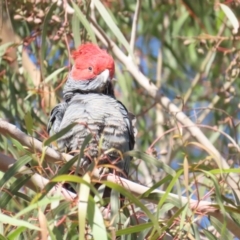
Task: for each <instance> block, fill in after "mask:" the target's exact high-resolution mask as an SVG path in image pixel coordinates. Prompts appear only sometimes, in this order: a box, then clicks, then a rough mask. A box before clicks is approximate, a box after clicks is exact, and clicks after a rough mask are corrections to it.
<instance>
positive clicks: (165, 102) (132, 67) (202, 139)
mask: <svg viewBox="0 0 240 240" xmlns="http://www.w3.org/2000/svg"><path fill="white" fill-rule="evenodd" d="M92 23H93V24H92V28H93V30H94V32H95V34H96V36H97V37H98V38H99V39H100V40H101V42H102V43H103V44H104V45H106V46H107V47H110V48H111V49H112V51H113V53H114V54H115V56H116V57H117V58H118V60H119V61H120V62H121V63H122V64H123V65H124V66H125V67H126V69H127V70H128V71H129V72H130V73H131V74H132V76H133V77H134V78H135V79H136V81H137V82H138V83H139V84H140V85H141V86H142V87H143V88H144V89H145V90H146V91H147V93H148V95H149V96H151V97H153V98H154V99H155V100H157V101H158V102H159V103H160V104H161V105H162V106H163V108H164V109H165V110H167V111H168V112H169V113H170V114H171V115H172V116H174V117H175V118H176V119H177V121H178V122H179V123H181V124H182V125H183V126H193V127H191V128H187V130H188V131H189V133H190V134H191V135H192V136H193V137H194V138H196V139H197V141H198V142H199V143H201V144H202V145H203V146H205V147H206V148H207V149H209V151H210V152H212V153H213V154H214V155H215V156H216V157H217V158H218V159H219V162H221V165H222V167H223V168H225V169H228V168H229V165H228V163H227V161H226V159H225V158H224V157H223V156H222V155H221V154H220V152H219V151H218V150H217V149H216V148H215V146H213V144H212V143H211V142H210V141H209V139H208V138H207V137H206V136H205V135H204V134H203V132H202V131H201V130H200V129H199V128H198V127H197V126H196V125H195V124H194V123H193V122H192V121H191V120H190V119H189V118H188V117H187V116H186V114H184V113H183V112H182V111H181V110H180V109H179V108H178V107H177V106H176V105H175V104H173V103H172V102H171V101H170V100H169V99H168V98H167V97H166V96H164V95H162V94H161V93H160V92H159V90H158V89H157V87H156V86H155V85H154V84H153V83H151V82H150V80H149V79H148V78H147V77H146V76H145V75H144V74H143V73H142V72H140V71H139V69H138V67H137V66H136V64H135V63H134V62H133V61H132V60H131V59H129V58H128V57H127V56H126V55H125V54H124V53H123V52H122V51H121V50H120V49H119V47H118V46H117V45H116V44H115V43H114V42H113V41H112V40H111V39H109V38H108V36H107V35H106V34H105V32H104V31H102V29H101V27H100V26H99V25H98V24H97V23H96V22H93V21H92ZM229 175H230V176H231V178H233V179H234V181H233V180H232V179H230V178H228V184H229V185H230V187H231V188H232V189H235V193H236V194H237V196H238V198H239V199H240V190H239V186H238V185H237V184H236V183H237V182H239V176H238V175H237V174H233V173H231V174H229Z"/></svg>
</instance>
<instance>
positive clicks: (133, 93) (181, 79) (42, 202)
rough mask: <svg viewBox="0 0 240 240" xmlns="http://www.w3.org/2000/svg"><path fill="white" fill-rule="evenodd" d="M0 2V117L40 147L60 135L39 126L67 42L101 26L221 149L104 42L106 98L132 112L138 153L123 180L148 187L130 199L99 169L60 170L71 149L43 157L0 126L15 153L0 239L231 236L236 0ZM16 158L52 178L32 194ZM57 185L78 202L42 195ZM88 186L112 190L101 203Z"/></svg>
mask: <svg viewBox="0 0 240 240" xmlns="http://www.w3.org/2000/svg"><path fill="white" fill-rule="evenodd" d="M2 8H3V14H2V28H1V31H2V34H1V40H2V42H1V45H0V64H1V65H0V102H1V104H0V118H3V119H5V120H7V121H8V122H10V123H13V124H15V125H16V126H17V127H18V128H20V129H21V130H22V131H24V132H25V133H27V134H28V135H30V136H32V137H35V138H37V139H39V140H41V141H42V142H44V147H46V146H49V145H50V143H52V142H54V140H56V138H57V137H59V136H55V139H54V138H49V137H48V134H47V131H46V125H47V121H48V116H49V113H50V110H51V109H52V107H53V106H54V105H55V104H56V103H57V102H59V101H61V86H62V84H63V83H64V80H65V79H66V77H67V73H68V71H69V69H70V66H71V61H72V60H71V57H70V56H71V50H72V49H74V47H76V46H78V45H79V44H80V43H82V42H86V41H92V42H97V43H98V44H99V45H100V46H102V47H105V44H104V43H103V41H100V40H99V36H97V35H96V32H95V31H94V27H101V28H102V29H103V32H104V34H106V35H107V36H108V37H109V38H110V39H111V40H113V41H114V42H115V43H116V45H117V46H119V47H120V49H121V51H122V52H123V53H125V54H126V55H128V56H129V59H130V60H132V61H133V62H134V64H136V65H137V66H138V68H139V69H140V70H141V71H142V72H143V73H144V75H145V76H147V77H148V78H149V81H150V83H151V84H152V86H156V87H157V88H158V90H159V93H160V94H162V95H164V96H167V97H168V98H169V99H171V101H172V102H173V103H174V104H175V105H176V106H178V107H179V108H180V109H181V111H182V112H184V113H185V114H186V115H187V116H188V118H189V119H191V120H192V121H193V122H194V123H196V125H197V127H199V128H200V129H201V131H202V132H203V133H204V135H205V136H206V139H208V140H210V142H211V143H212V144H214V146H215V147H216V149H217V150H218V151H219V152H220V154H221V157H219V156H216V155H215V154H214V153H213V152H212V151H211V150H210V148H208V147H209V145H208V143H207V141H206V144H204V143H199V142H198V141H197V140H196V139H195V138H194V137H196V138H197V136H192V135H191V134H190V133H189V129H191V128H193V127H196V126H189V125H184V124H183V123H182V122H180V121H179V118H178V116H179V114H180V112H174V113H173V112H171V111H169V109H167V108H166V107H165V106H163V104H159V101H158V99H157V98H152V97H150V95H151V94H149V92H150V89H148V88H144V87H143V86H142V85H141V84H140V82H139V81H135V80H136V79H134V78H133V76H132V74H131V72H130V71H127V69H128V68H127V66H126V65H124V64H123V62H122V61H121V58H120V56H119V55H117V54H115V52H114V51H113V50H112V49H111V48H109V49H108V51H109V52H110V53H112V54H113V56H114V59H115V60H116V79H117V80H118V81H117V82H116V83H115V93H116V96H117V98H118V99H119V100H121V101H122V102H123V103H124V104H125V105H126V107H127V108H128V109H129V110H131V112H133V113H134V114H135V115H136V117H137V129H138V135H137V138H136V142H137V144H136V149H137V150H136V151H132V152H129V153H126V154H130V155H131V156H133V161H132V167H131V170H130V174H129V179H130V180H132V181H134V182H136V183H139V184H142V185H145V186H149V187H150V188H149V189H146V190H145V192H141V193H139V195H134V194H132V193H130V192H129V191H128V190H127V187H126V186H125V187H124V186H122V185H121V183H120V184H116V183H113V182H110V181H102V180H101V179H96V178H94V175H93V172H94V170H95V169H96V168H98V167H99V166H98V165H96V166H92V169H91V171H89V172H87V173H86V174H84V175H83V176H78V175H76V174H75V175H68V174H67V173H68V170H69V169H73V168H74V167H73V166H74V164H75V163H76V162H77V161H78V157H76V158H74V159H73V160H71V161H70V162H68V163H67V164H65V165H63V164H58V165H57V164H55V165H53V164H52V163H49V162H47V161H46V159H45V155H44V153H43V154H39V153H38V152H37V151H35V149H34V146H33V147H32V149H29V148H26V147H25V146H24V145H22V144H21V143H19V142H18V141H17V140H15V139H14V137H13V136H11V137H10V136H9V135H6V134H3V133H2V134H1V135H0V152H2V153H4V154H5V155H8V156H12V157H13V158H15V159H17V162H16V163H15V164H14V165H13V166H12V167H11V168H9V169H8V171H6V172H5V173H3V172H2V173H1V174H2V175H1V180H0V182H1V184H0V186H1V194H0V205H1V213H0V234H1V238H2V239H47V237H48V236H50V238H51V239H77V238H79V239H85V238H87V236H88V237H89V239H116V238H119V239H120V238H121V239H164V238H165V237H167V236H168V237H169V236H170V237H172V238H173V239H202V237H203V236H204V237H206V238H207V239H219V238H220V237H221V238H222V239H233V238H234V237H238V238H240V231H239V229H240V221H239V219H240V215H239V214H240V208H239V197H240V196H239V194H238V192H239V188H235V189H232V186H231V184H230V183H229V174H232V175H231V176H233V181H236V182H238V174H239V172H240V171H239V147H238V139H239V134H238V124H239V121H238V120H237V119H238V118H239V87H240V86H239V84H240V81H238V80H239V76H238V75H239V74H238V73H239V59H240V58H239V57H240V55H239V49H238V48H239V36H238V32H236V31H238V27H239V26H238V21H236V19H239V16H240V4H239V1H234V0H230V1H226V2H224V1H222V0H221V1H214V0H201V1H200V0H198V1H191V0H182V1H179V0H177V1H172V0H162V1H158V0H155V1H154V0H151V1H141V0H139V1H124V0H122V1H107V0H106V1H99V0H92V1H73V0H72V1H67V0H63V1H60V0H59V1H43V0H38V1H27V0H19V1H16V3H14V4H12V1H7V0H5V1H4V2H3V4H2ZM138 14H139V16H138ZM135 20H136V23H135ZM135 30H136V32H135ZM135 33H136V36H135ZM131 42H133V43H134V48H132V45H131ZM111 51H112V52H111ZM114 54H115V55H114ZM0 129H1V128H0ZM0 132H1V131H0ZM86 141H87V140H86ZM222 159H223V160H224V161H225V160H226V161H225V162H226V165H228V166H229V168H226V167H223V166H222V164H221V161H222ZM0 160H1V158H0ZM0 164H1V161H0ZM25 165H27V166H28V167H29V166H31V169H32V171H33V172H34V173H38V174H40V175H42V176H44V177H45V178H47V179H51V180H52V181H51V182H50V183H49V184H48V185H47V186H46V187H45V188H44V189H43V190H41V191H40V190H39V189H37V188H36V189H35V191H33V189H32V190H30V189H29V188H28V187H27V183H28V181H29V180H30V179H31V177H32V172H31V173H30V174H29V173H27V174H25V175H19V174H17V172H19V171H20V170H21V167H23V166H25ZM74 169H75V168H74ZM65 181H67V182H71V183H72V187H73V188H75V190H76V192H77V194H78V196H79V199H78V200H77V199H72V200H71V201H67V200H66V199H65V198H64V197H63V196H62V195H56V196H49V195H47V193H48V192H49V191H50V190H51V188H52V187H53V186H55V187H56V186H60V185H61V183H62V182H65ZM96 182H98V183H99V182H104V184H105V186H107V187H109V188H111V189H113V191H112V192H111V197H110V199H103V196H102V192H103V189H98V191H97V190H96V188H95V186H96V185H94V184H95V183H96ZM58 189H60V190H61V187H58ZM60 190H59V191H60ZM155 190H162V191H158V192H156V191H155ZM154 191H155V192H154ZM92 193H94V194H92ZM120 194H121V195H120ZM122 196H124V197H125V201H124V203H123V201H119V199H120V198H122ZM182 196H184V197H183V198H182ZM192 200H197V201H196V202H195V205H194V204H193V201H192ZM198 201H199V203H198ZM200 201H203V205H201V204H200ZM120 202H121V203H120ZM206 202H208V203H209V202H210V203H211V202H212V203H213V205H214V206H210V205H204V204H206ZM108 203H110V208H104V207H106V205H107V204H108ZM204 206H206V207H205V208H204ZM213 207H214V208H215V209H217V210H219V211H217V212H221V216H222V219H219V218H218V217H216V215H214V214H215V212H214V211H215V210H214V211H213V210H212V209H213ZM206 216H207V217H206ZM218 216H219V215H218ZM229 226H231V227H232V228H230V227H229ZM235 226H236V227H235ZM234 227H235V228H234ZM238 228H239V229H238ZM39 229H40V230H39ZM234 229H235V230H234Z"/></svg>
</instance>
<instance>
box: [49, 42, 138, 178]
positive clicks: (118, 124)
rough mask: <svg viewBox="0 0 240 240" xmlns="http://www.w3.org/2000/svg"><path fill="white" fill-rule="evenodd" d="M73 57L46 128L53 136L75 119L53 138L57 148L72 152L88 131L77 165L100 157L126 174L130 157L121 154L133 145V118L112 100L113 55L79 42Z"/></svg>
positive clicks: (121, 105)
mask: <svg viewBox="0 0 240 240" xmlns="http://www.w3.org/2000/svg"><path fill="white" fill-rule="evenodd" d="M73 58H74V60H75V64H74V65H73V67H72V70H71V72H70V73H69V76H68V79H67V82H66V84H65V86H64V89H63V97H64V102H62V103H60V104H58V105H57V106H56V107H55V108H54V109H53V110H52V112H51V116H50V119H49V123H48V131H49V133H50V135H53V134H54V133H58V132H59V131H61V130H62V129H64V128H65V127H67V126H68V125H69V124H71V123H74V122H76V123H77V125H75V126H74V127H73V128H72V129H71V130H70V131H69V132H67V133H66V134H65V135H64V136H62V137H61V138H59V139H58V140H57V144H58V149H59V150H60V151H62V152H63V151H66V152H69V153H70V154H73V155H74V154H76V152H78V151H79V150H80V149H81V146H82V144H83V141H84V139H85V138H86V136H87V135H89V134H92V139H91V141H90V142H89V144H88V146H87V147H86V149H85V152H84V153H85V155H84V158H83V159H82V161H81V163H80V164H81V166H82V167H84V168H85V167H86V165H89V164H90V162H91V161H93V160H95V159H98V160H99V156H100V157H101V158H100V159H101V162H100V163H108V164H109V163H111V164H114V165H116V166H117V167H118V168H119V169H121V170H122V171H124V172H125V174H126V175H127V174H128V170H129V163H130V157H129V156H124V157H123V156H122V154H124V153H125V152H126V151H129V150H132V149H133V147H134V131H133V124H132V122H133V121H132V120H133V118H132V115H131V114H129V113H128V111H127V109H126V108H125V107H124V105H123V104H122V103H121V102H119V101H118V100H116V99H115V96H114V91H113V85H112V78H113V76H114V61H113V58H112V57H111V56H110V55H109V54H107V52H106V51H104V50H101V49H100V48H99V47H98V46H96V45H94V44H90V43H88V44H85V45H81V46H80V47H79V48H78V49H77V50H76V51H75V52H74V53H73Z"/></svg>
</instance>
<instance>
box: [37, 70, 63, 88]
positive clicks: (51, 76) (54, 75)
mask: <svg viewBox="0 0 240 240" xmlns="http://www.w3.org/2000/svg"><path fill="white" fill-rule="evenodd" d="M65 69H66V67H62V68H59V69H57V70H56V71H54V72H53V73H51V74H50V75H49V76H47V77H46V78H45V79H44V81H43V82H42V83H41V84H46V83H48V82H50V81H51V80H52V79H54V78H55V77H56V76H57V75H58V74H59V73H61V72H62V71H63V70H65Z"/></svg>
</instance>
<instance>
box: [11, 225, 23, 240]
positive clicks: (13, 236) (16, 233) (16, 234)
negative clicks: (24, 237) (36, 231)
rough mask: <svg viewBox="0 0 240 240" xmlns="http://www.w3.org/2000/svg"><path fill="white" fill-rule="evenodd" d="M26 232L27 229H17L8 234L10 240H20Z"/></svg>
mask: <svg viewBox="0 0 240 240" xmlns="http://www.w3.org/2000/svg"><path fill="white" fill-rule="evenodd" d="M25 230H26V227H17V228H16V229H15V230H13V231H11V232H10V233H9V234H8V236H7V237H8V240H15V239H18V237H19V235H20V234H21V233H22V232H23V231H25Z"/></svg>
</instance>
